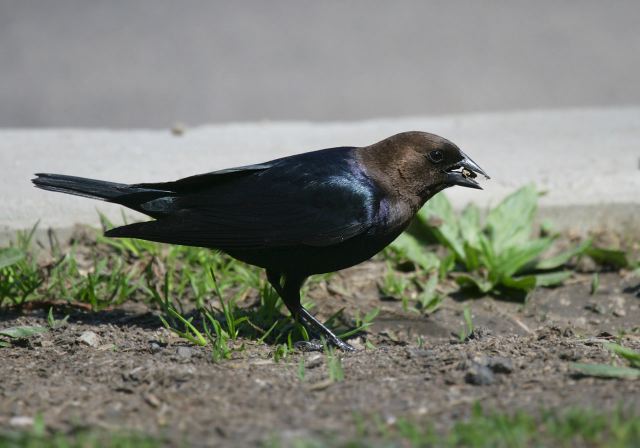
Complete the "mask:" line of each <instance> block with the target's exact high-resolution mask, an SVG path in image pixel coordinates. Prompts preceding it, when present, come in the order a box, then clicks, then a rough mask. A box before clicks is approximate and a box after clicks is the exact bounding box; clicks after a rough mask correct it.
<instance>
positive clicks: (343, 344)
mask: <svg viewBox="0 0 640 448" xmlns="http://www.w3.org/2000/svg"><path fill="white" fill-rule="evenodd" d="M331 343H332V344H333V345H335V346H336V347H338V348H339V349H340V350H342V351H343V352H355V351H356V349H355V348H354V347H353V345H350V344H347V343H346V342H344V341H343V340H342V339H339V338H336V339H335V340H332V341H331Z"/></svg>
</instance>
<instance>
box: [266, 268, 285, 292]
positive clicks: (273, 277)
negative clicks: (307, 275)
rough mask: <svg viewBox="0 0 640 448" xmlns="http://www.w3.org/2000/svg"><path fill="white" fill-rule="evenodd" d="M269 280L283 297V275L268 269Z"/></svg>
mask: <svg viewBox="0 0 640 448" xmlns="http://www.w3.org/2000/svg"><path fill="white" fill-rule="evenodd" d="M267 280H268V281H269V283H270V284H271V286H273V289H275V290H276V292H277V293H278V295H279V296H280V297H282V296H283V295H284V293H283V291H282V284H281V283H280V280H282V274H281V273H280V272H276V271H271V270H269V269H267Z"/></svg>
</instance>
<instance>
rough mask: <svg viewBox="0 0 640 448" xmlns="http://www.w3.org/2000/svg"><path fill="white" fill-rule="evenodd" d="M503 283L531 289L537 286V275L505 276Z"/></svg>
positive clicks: (523, 289)
mask: <svg viewBox="0 0 640 448" xmlns="http://www.w3.org/2000/svg"><path fill="white" fill-rule="evenodd" d="M501 283H502V285H503V286H506V287H507V288H512V289H520V290H522V291H531V290H532V289H533V288H535V287H536V277H535V275H526V276H524V277H504V278H503V279H502V282H501Z"/></svg>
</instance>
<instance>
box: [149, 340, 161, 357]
mask: <svg viewBox="0 0 640 448" xmlns="http://www.w3.org/2000/svg"><path fill="white" fill-rule="evenodd" d="M149 350H150V351H151V353H153V354H155V353H158V352H160V351H162V346H161V345H160V344H158V343H157V342H151V343H150V344H149Z"/></svg>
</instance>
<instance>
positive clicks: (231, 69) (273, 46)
mask: <svg viewBox="0 0 640 448" xmlns="http://www.w3.org/2000/svg"><path fill="white" fill-rule="evenodd" d="M639 23H640V2H639V1H637V0H615V1H612V2H605V1H602V0H567V1H556V0H538V1H526V0H515V1H502V0H492V1H490V0H484V1H462V0H451V1H443V0H429V1H427V0H425V1H423V0H412V1H409V0H398V1H386V0H353V1H348V2H345V1H301V0H269V1H265V0H246V1H226V2H225V1H209V0H188V1H175V0H129V1H102V2H96V1H87V0H55V1H42V0H0V61H1V62H0V127H52V126H68V127H93V128H95V127H100V128H102V127H119V128H147V127H151V128H167V127H169V126H171V125H172V124H173V123H175V122H186V123H187V124H189V125H198V124H208V123H218V122H230V121H256V120H263V119H268V120H313V121H318V120H320V121H338V120H340V121H341V120H354V119H366V118H377V117H398V116H411V115H414V116H415V115H441V114H445V113H466V112H470V111H474V112H475V111H480V112H484V111H492V110H494V111H495V110H514V109H531V108H566V107H576V106H582V107H584V106H616V105H618V106H619V105H631V104H640V82H638V74H639V73H640V57H639V56H638V55H640V33H639V32H638V24H639Z"/></svg>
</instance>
